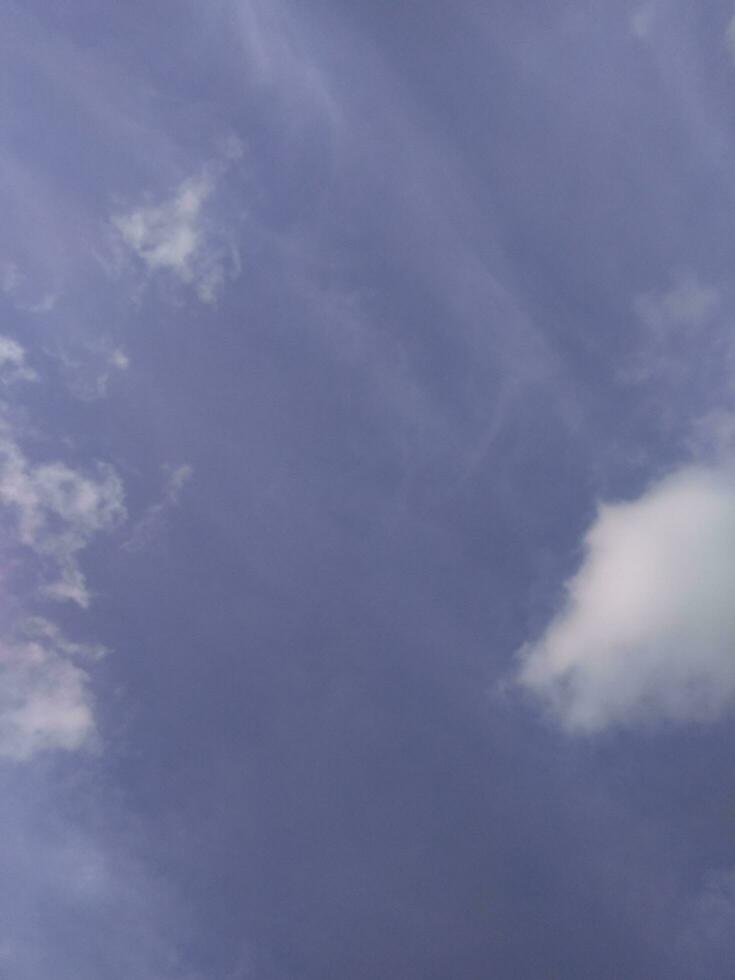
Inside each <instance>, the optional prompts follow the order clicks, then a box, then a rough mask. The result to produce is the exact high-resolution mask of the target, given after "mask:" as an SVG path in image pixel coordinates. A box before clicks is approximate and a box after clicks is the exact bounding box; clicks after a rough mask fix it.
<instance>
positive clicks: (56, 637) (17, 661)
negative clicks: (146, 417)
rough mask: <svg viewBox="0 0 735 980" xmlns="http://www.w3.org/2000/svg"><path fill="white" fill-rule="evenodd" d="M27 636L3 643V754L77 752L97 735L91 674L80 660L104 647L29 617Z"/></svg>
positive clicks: (0, 697)
mask: <svg viewBox="0 0 735 980" xmlns="http://www.w3.org/2000/svg"><path fill="white" fill-rule="evenodd" d="M25 633H26V636H25V637H24V638H23V639H21V640H13V641H10V642H7V641H3V642H0V757H4V758H10V759H15V760H18V761H25V760H27V759H29V758H31V756H33V755H35V754H36V753H38V752H42V751H48V750H50V749H64V750H67V751H72V750H76V749H80V748H82V747H83V746H84V745H86V744H89V743H90V741H91V739H92V738H93V736H94V734H95V722H94V715H93V711H92V697H91V694H90V690H89V675H88V674H87V672H86V671H85V670H84V669H83V668H82V667H80V666H79V665H78V664H77V663H75V659H77V658H80V657H85V656H97V655H99V654H100V653H101V652H102V648H100V647H87V646H85V645H84V644H79V643H71V642H69V641H68V640H66V639H65V638H64V636H63V635H62V634H61V631H60V630H59V629H58V628H57V627H56V626H54V625H53V624H52V623H49V622H47V621H46V620H42V619H33V620H29V621H28V623H27V624H26V628H25Z"/></svg>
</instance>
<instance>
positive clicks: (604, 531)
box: [518, 467, 735, 732]
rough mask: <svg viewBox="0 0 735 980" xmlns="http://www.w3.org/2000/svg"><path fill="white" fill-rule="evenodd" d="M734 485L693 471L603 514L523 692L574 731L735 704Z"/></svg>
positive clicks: (725, 476) (534, 652)
mask: <svg viewBox="0 0 735 980" xmlns="http://www.w3.org/2000/svg"><path fill="white" fill-rule="evenodd" d="M734 589H735V474H734V473H733V472H732V471H731V470H727V469H724V468H721V469H706V468H701V467H691V468H687V469H684V470H681V471H679V472H677V473H675V474H673V475H672V476H669V477H667V478H666V479H664V480H662V481H660V482H659V483H657V484H655V485H654V486H652V487H651V488H650V489H649V490H648V491H647V492H646V493H644V494H643V495H642V496H641V497H640V498H639V499H638V500H635V501H633V502H629V503H617V504H611V505H604V506H602V507H600V509H599V512H598V515H597V519H596V521H595V522H594V524H593V525H592V527H591V528H590V530H589V532H588V533H587V535H586V538H585V557H584V560H583V562H582V565H581V568H580V569H579V571H578V572H577V574H576V575H575V576H574V577H573V578H572V579H571V581H570V582H568V583H567V590H566V600H565V602H564V605H563V608H562V609H561V610H560V612H559V613H558V615H557V616H556V617H555V619H554V620H553V621H552V622H551V624H550V625H549V627H548V628H547V630H546V632H545V633H544V635H543V636H542V637H541V639H540V640H538V642H536V643H533V644H529V645H528V646H527V647H526V648H525V649H524V650H523V651H522V654H521V655H522V664H521V667H520V671H519V674H518V680H519V682H520V684H521V685H522V686H523V687H524V688H525V689H526V690H528V691H529V692H532V693H533V694H534V695H536V696H537V697H538V698H540V699H541V700H542V701H543V702H544V703H545V704H546V706H547V707H548V709H549V710H550V712H551V713H552V715H553V716H555V718H556V719H557V720H558V722H559V723H560V724H561V725H562V726H563V727H564V728H566V729H567V730H568V731H570V732H595V731H599V730H602V729H604V728H606V727H609V726H614V725H626V726H627V725H637V724H644V725H645V724H650V723H656V722H660V721H679V722H684V721H708V720H713V719H715V718H717V717H718V716H719V715H721V714H722V713H723V712H725V711H726V710H727V709H729V708H730V707H732V706H733V705H735V601H734V600H735V592H734V591H733V590H734Z"/></svg>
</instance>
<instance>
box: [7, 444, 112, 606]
mask: <svg viewBox="0 0 735 980" xmlns="http://www.w3.org/2000/svg"><path fill="white" fill-rule="evenodd" d="M0 503H2V504H4V505H5V506H6V507H7V508H9V511H10V512H11V513H13V514H14V516H15V518H16V533H17V536H18V539H19V541H20V543H21V544H23V545H25V546H26V547H28V548H30V549H31V550H32V551H34V552H35V553H36V554H37V555H38V556H39V557H41V558H42V559H44V561H46V562H49V561H50V562H51V564H52V566H53V567H54V577H53V579H52V581H51V582H48V583H47V584H46V585H45V586H44V592H45V593H46V595H48V596H50V597H52V598H55V599H68V600H71V601H73V602H76V603H78V604H79V605H80V606H85V607H86V606H87V605H89V593H88V590H87V585H86V582H85V579H84V575H83V574H82V572H81V569H80V568H79V565H78V560H77V559H78V555H79V552H80V551H82V550H83V549H84V548H85V547H86V546H87V545H88V544H89V542H90V541H91V540H92V538H93V537H94V536H95V535H96V534H98V533H99V532H101V531H107V530H110V529H111V528H113V527H114V526H115V525H116V524H118V523H119V522H120V521H121V520H122V519H123V518H124V517H125V506H124V502H123V488H122V484H121V482H120V480H119V478H118V476H117V474H116V473H115V471H114V470H113V469H112V467H110V466H108V465H105V464H101V463H100V464H97V466H96V468H95V472H94V473H93V474H85V473H82V472H80V471H78V470H75V469H72V468H71V467H69V466H67V465H66V464H65V463H60V462H53V463H41V464H33V463H32V462H31V461H30V460H29V459H28V458H27V457H26V455H25V454H24V453H23V451H22V449H21V448H20V446H19V445H18V443H17V441H16V440H15V438H14V436H13V433H12V431H11V430H10V428H9V427H8V426H7V425H4V426H0Z"/></svg>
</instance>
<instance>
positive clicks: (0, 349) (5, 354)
mask: <svg viewBox="0 0 735 980" xmlns="http://www.w3.org/2000/svg"><path fill="white" fill-rule="evenodd" d="M37 380H38V375H37V374H36V372H35V371H34V370H33V369H32V368H29V367H28V365H27V364H26V352H25V350H24V349H23V347H22V346H21V345H20V344H19V343H18V341H17V340H13V339H12V338H10V337H5V336H2V335H0V382H2V383H4V384H8V383H9V382H12V381H37Z"/></svg>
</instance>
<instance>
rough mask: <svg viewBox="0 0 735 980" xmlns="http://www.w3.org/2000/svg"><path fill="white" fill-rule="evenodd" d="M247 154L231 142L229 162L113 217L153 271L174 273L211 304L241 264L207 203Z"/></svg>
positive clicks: (119, 230) (123, 236) (122, 236)
mask: <svg viewBox="0 0 735 980" xmlns="http://www.w3.org/2000/svg"><path fill="white" fill-rule="evenodd" d="M241 154H242V149H241V147H240V145H239V143H237V142H236V141H233V142H231V143H228V144H227V145H226V146H225V150H224V159H223V160H221V161H218V163H217V165H210V166H209V167H207V168H205V170H204V172H203V173H201V174H200V175H198V176H196V177H191V178H189V179H188V180H185V181H184V182H183V183H182V184H180V185H179V187H178V188H177V189H176V191H175V192H174V194H173V196H172V197H171V198H170V199H169V200H165V201H163V202H162V203H159V204H151V205H145V206H141V207H138V208H135V209H133V210H132V211H130V212H128V213H126V214H118V215H115V216H113V218H112V225H113V227H114V229H115V231H116V232H117V234H118V235H119V237H120V239H121V240H122V242H123V243H124V244H125V245H126V246H127V248H128V249H130V250H131V251H132V252H133V254H134V255H136V256H137V258H138V259H139V260H140V261H141V262H142V263H143V264H144V265H145V267H146V268H147V269H148V271H149V272H151V273H156V272H165V273H168V274H170V275H172V276H173V277H174V278H176V279H178V280H179V281H180V282H182V283H184V284H185V285H187V286H191V287H192V288H193V289H194V291H195V292H196V294H197V296H198V297H199V298H200V299H201V300H202V301H203V302H205V303H213V302H214V301H215V299H216V297H217V294H218V293H219V291H220V289H221V287H222V285H223V283H224V281H225V279H226V277H227V275H228V274H232V273H233V272H234V271H236V270H237V267H238V259H237V255H236V252H235V251H234V249H233V248H231V247H229V248H228V247H226V246H225V244H224V241H223V237H222V235H221V234H219V233H218V230H217V229H216V228H215V227H214V225H213V223H212V222H211V221H210V220H209V219H208V216H207V214H206V207H205V206H206V205H207V204H208V202H209V201H210V199H211V198H212V197H213V195H214V193H215V190H216V187H217V183H218V180H219V179H220V178H221V176H222V174H223V172H224V170H225V168H226V164H227V163H228V162H229V161H230V160H232V159H236V158H238V157H239V156H240V155H241Z"/></svg>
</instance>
